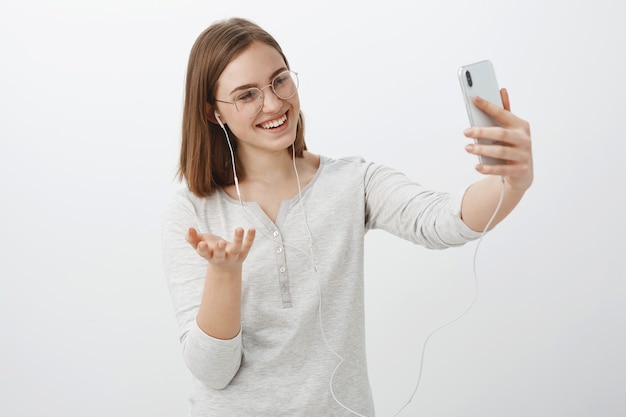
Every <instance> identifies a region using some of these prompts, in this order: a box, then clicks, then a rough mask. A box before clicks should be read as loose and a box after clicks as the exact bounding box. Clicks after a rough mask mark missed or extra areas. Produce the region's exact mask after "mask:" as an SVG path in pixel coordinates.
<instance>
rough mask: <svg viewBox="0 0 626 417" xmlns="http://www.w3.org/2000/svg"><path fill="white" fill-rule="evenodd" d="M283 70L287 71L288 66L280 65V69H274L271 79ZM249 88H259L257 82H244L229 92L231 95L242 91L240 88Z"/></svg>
mask: <svg viewBox="0 0 626 417" xmlns="http://www.w3.org/2000/svg"><path fill="white" fill-rule="evenodd" d="M283 71H287V67H280V68H279V69H277V70H276V71H274V72H273V73H272V75H270V77H269V79H270V80H273V79H274V77H276V76H277V75H278V74H280V73H281V72H283ZM248 88H257V85H256V84H244V85H240V86H239V87H235V88H234V89H233V90H232V91H231V92H230V93H228V94H229V95H231V94H233V93H234V92H236V91H240V90H247V89H248Z"/></svg>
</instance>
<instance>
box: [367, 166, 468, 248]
mask: <svg viewBox="0 0 626 417" xmlns="http://www.w3.org/2000/svg"><path fill="white" fill-rule="evenodd" d="M463 194H464V193H458V194H450V193H444V192H438V191H433V190H428V189H426V188H424V187H422V186H421V185H419V184H417V183H415V182H413V181H411V180H410V179H409V178H407V177H406V176H405V175H404V174H402V173H401V172H398V171H396V170H393V169H391V168H388V167H385V166H381V165H376V164H369V165H368V167H367V170H366V173H365V196H366V197H365V198H366V224H367V227H368V228H370V229H378V228H380V229H382V230H386V231H388V232H390V233H392V234H394V235H396V236H399V237H401V238H403V239H406V240H409V241H411V242H414V243H417V244H420V245H423V246H425V247H427V248H430V249H444V248H448V247H451V246H459V245H463V244H464V243H467V242H468V241H470V240H473V239H476V238H477V237H479V236H480V233H477V232H475V231H473V230H471V229H470V228H469V227H467V225H465V223H463V221H462V220H461V218H460V210H461V201H462V197H463Z"/></svg>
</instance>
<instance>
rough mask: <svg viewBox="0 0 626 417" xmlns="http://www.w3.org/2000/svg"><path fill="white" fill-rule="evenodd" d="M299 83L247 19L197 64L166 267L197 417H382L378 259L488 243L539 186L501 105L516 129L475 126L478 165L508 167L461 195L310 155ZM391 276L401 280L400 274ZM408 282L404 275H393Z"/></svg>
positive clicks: (228, 24)
mask: <svg viewBox="0 0 626 417" xmlns="http://www.w3.org/2000/svg"><path fill="white" fill-rule="evenodd" d="M297 87H298V76H297V74H296V73H295V72H293V71H292V70H291V69H290V67H289V63H288V62H287V59H286V57H285V56H284V54H283V52H282V50H281V48H280V46H279V44H278V43H277V42H276V41H275V40H274V38H273V37H272V36H271V35H269V34H268V33H267V32H265V31H264V30H263V29H261V28H260V27H258V26H257V25H255V24H253V23H252V22H250V21H247V20H244V19H229V20H226V21H221V22H217V23H215V24H213V25H211V26H210V27H209V28H208V29H206V30H205V31H204V32H203V33H202V34H201V35H200V36H199V38H198V39H197V41H196V42H195V44H194V46H193V48H192V50H191V54H190V59H189V67H188V72H187V79H186V91H185V104H184V115H183V134H182V148H181V154H180V171H179V173H180V177H181V179H184V180H185V182H186V185H187V187H186V188H185V189H183V190H181V191H180V192H178V193H177V194H176V195H175V197H174V198H173V201H172V203H171V206H170V208H169V210H168V212H167V214H166V217H165V221H164V227H163V247H164V265H165V272H166V277H167V282H168V286H169V289H170V292H171V296H172V300H173V304H174V309H175V313H176V317H177V321H178V323H179V326H180V341H181V343H182V347H183V356H184V359H185V361H186V363H187V366H188V367H189V369H190V371H191V373H192V375H193V378H194V388H193V393H192V396H191V410H190V415H191V416H219V417H230V416H232V417H242V416H254V417H261V416H268V417H270V416H271V417H276V416H290V417H294V416H344V415H345V416H349V415H362V416H373V415H374V405H373V402H372V395H371V392H370V387H369V382H368V375H367V366H366V355H365V333H364V330H365V325H364V310H363V308H364V306H363V296H364V295H363V248H364V237H365V233H366V232H367V230H369V229H374V228H379V229H384V230H386V231H388V232H390V233H393V234H394V235H397V236H399V237H401V238H403V239H407V240H409V241H412V242H415V243H417V244H420V245H423V246H426V247H430V248H445V247H450V246H455V245H462V244H464V243H466V242H468V241H470V240H472V239H475V238H477V237H479V236H480V232H481V231H483V229H484V228H485V227H486V225H487V223H488V221H489V219H490V217H491V216H492V214H493V213H494V210H495V209H496V206H497V204H498V201H499V199H500V196H501V191H502V190H504V197H503V201H502V204H501V207H500V209H499V210H498V214H497V216H496V217H495V219H494V221H493V222H492V224H493V225H495V224H497V223H498V222H499V221H501V220H502V219H503V218H504V217H506V215H507V214H508V213H509V212H510V211H511V210H512V209H513V208H514V207H515V205H516V204H517V203H518V201H519V200H520V198H521V197H522V195H523V194H524V192H525V191H526V190H527V189H528V187H530V185H531V183H532V179H533V171H532V154H531V143H530V132H529V126H528V123H526V122H525V121H524V120H521V119H519V118H518V117H516V116H515V115H513V114H512V113H511V112H510V111H509V104H508V96H507V94H506V91H504V90H503V91H502V98H503V102H504V105H505V109H504V110H503V109H500V108H498V107H496V106H495V105H493V104H491V103H488V102H486V101H482V100H477V102H476V105H477V106H478V107H479V108H481V109H482V110H483V111H485V112H487V113H488V114H489V115H491V116H492V117H493V118H494V119H496V120H497V121H498V122H499V123H500V124H501V125H502V127H498V128H473V129H468V130H467V131H466V132H465V135H466V136H467V137H468V138H472V137H481V138H485V139H495V140H498V141H500V142H501V143H503V145H500V146H496V145H491V146H484V145H483V146H481V145H477V144H471V145H468V146H467V151H468V152H470V153H472V154H475V155H483V156H490V157H497V158H501V159H504V160H506V161H507V163H506V164H503V165H498V166H486V165H485V166H482V165H479V166H478V167H477V169H478V171H480V172H481V173H484V174H489V175H487V176H486V177H485V178H484V179H482V180H481V181H478V182H476V183H475V184H473V185H471V186H470V187H469V188H468V189H467V190H464V192H463V193H461V194H458V195H452V194H448V193H443V192H437V191H434V190H428V189H425V188H423V187H422V186H420V185H419V184H416V183H414V182H413V181H411V180H409V179H408V178H406V177H405V176H404V175H402V174H401V173H399V172H397V171H395V170H393V169H390V168H388V167H385V166H381V165H377V164H375V163H371V162H366V161H364V160H362V159H359V158H346V159H331V158H328V157H324V156H320V155H316V154H313V153H311V152H309V151H308V150H307V147H306V144H305V141H304V121H303V117H302V113H301V111H300V101H299V98H298V91H297ZM390 273H392V272H391V271H390ZM390 279H393V277H390Z"/></svg>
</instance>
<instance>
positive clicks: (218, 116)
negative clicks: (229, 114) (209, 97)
mask: <svg viewBox="0 0 626 417" xmlns="http://www.w3.org/2000/svg"><path fill="white" fill-rule="evenodd" d="M213 114H214V115H215V118H216V119H217V123H219V124H220V127H221V128H222V129H224V123H222V119H220V115H219V114H217V110H215V111H214V112H213Z"/></svg>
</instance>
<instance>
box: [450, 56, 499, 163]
mask: <svg viewBox="0 0 626 417" xmlns="http://www.w3.org/2000/svg"><path fill="white" fill-rule="evenodd" d="M458 75H459V82H460V83H461V91H462V92H463V99H464V101H465V107H466V109H467V116H468V118H469V121H470V124H471V125H472V126H499V124H498V123H497V122H496V121H495V120H493V119H492V118H491V117H489V116H488V115H487V114H486V113H484V112H483V111H482V110H480V109H479V108H478V107H476V106H475V105H474V101H473V99H474V97H475V96H480V97H482V98H484V99H485V100H487V101H490V102H492V103H494V104H495V105H497V106H499V107H500V108H502V107H503V106H502V98H501V97H500V88H499V87H498V81H497V79H496V73H495V70H494V68H493V64H492V63H491V61H488V60H486V61H480V62H476V63H474V64H470V65H464V66H462V67H460V68H459V73H458ZM476 141H477V142H479V143H486V144H493V143H494V141H489V140H484V139H480V138H476ZM479 159H480V162H481V163H483V164H492V165H493V164H501V163H503V162H504V161H502V160H500V159H496V158H486V157H479Z"/></svg>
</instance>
